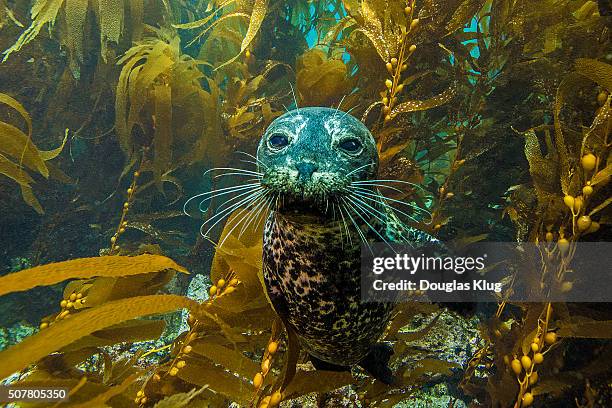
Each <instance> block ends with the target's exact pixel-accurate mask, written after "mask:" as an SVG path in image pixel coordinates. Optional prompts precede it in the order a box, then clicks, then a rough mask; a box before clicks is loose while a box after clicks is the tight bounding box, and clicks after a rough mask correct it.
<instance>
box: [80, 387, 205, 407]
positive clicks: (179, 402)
mask: <svg viewBox="0 0 612 408" xmlns="http://www.w3.org/2000/svg"><path fill="white" fill-rule="evenodd" d="M206 389H208V385H205V386H203V387H201V388H200V389H196V388H194V389H192V390H191V391H189V392H181V393H178V394H172V395H169V396H167V397H166V398H164V399H163V400H161V401H159V402H157V403H156V404H155V408H182V407H188V406H194V405H193V404H191V400H193V399H194V398H195V397H197V396H198V395H200V394H201V393H202V392H204V390H206ZM198 403H199V404H198V405H196V406H198V407H201V408H208V407H211V406H212V405H201V403H202V401H201V400H198ZM83 408H86V407H83Z"/></svg>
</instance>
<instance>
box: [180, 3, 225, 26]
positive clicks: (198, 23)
mask: <svg viewBox="0 0 612 408" xmlns="http://www.w3.org/2000/svg"><path fill="white" fill-rule="evenodd" d="M235 1H236V0H223V1H222V2H221V3H219V4H217V9H216V10H215V12H214V13H213V14H211V15H209V16H207V17H204V18H202V19H200V20H196V21H192V22H191V23H185V24H172V27H174V28H182V29H185V30H188V29H192V28H199V27H202V26H204V25H206V24H207V23H209V22H210V21H212V20H213V19H214V18H215V17H217V16H218V14H217V12H218V11H220V10H221V9H223V8H224V7H227V6H228V5H230V4H232V3H234V2H235ZM210 4H212V2H211V3H210Z"/></svg>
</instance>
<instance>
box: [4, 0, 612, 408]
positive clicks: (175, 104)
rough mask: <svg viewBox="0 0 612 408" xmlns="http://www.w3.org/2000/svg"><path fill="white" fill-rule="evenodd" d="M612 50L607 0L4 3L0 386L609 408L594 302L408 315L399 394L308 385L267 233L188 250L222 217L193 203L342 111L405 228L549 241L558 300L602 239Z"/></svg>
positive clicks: (349, 378) (85, 395)
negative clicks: (272, 137) (271, 283)
mask: <svg viewBox="0 0 612 408" xmlns="http://www.w3.org/2000/svg"><path fill="white" fill-rule="evenodd" d="M611 29H612V4H611V3H610V1H609V0H600V1H591V0H586V1H585V0H444V1H442V0H418V1H415V0H399V1H389V0H386V1H385V0H361V1H358V0H330V1H307V0H290V1H276V0H218V1H214V0H211V1H206V0H0V50H1V51H3V53H2V59H3V62H2V63H1V64H0V350H2V351H0V379H4V381H3V383H4V384H13V385H17V386H56V387H64V388H67V389H69V390H70V399H69V401H67V402H63V403H58V404H57V405H56V403H55V402H54V403H49V402H40V403H28V406H70V407H74V406H82V407H96V406H111V407H124V406H125V407H128V406H132V407H133V406H159V407H182V406H189V407H191V406H195V407H228V406H245V407H246V406H257V407H268V406H270V407H272V406H276V405H278V404H279V403H280V406H283V407H302V406H304V407H394V406H397V407H455V408H457V407H516V408H518V407H521V406H536V407H610V406H612V375H611V374H612V342H611V341H610V339H612V313H611V311H610V307H609V304H595V303H593V304H586V303H585V304H562V303H558V304H551V303H509V302H505V301H503V298H502V299H500V301H499V302H498V303H490V304H479V305H462V306H461V307H454V308H452V310H448V308H446V307H444V306H443V305H436V304H425V303H419V304H403V305H401V306H400V307H399V308H398V311H397V315H396V316H395V318H394V319H393V320H392V322H391V324H390V326H389V327H388V328H387V331H386V332H385V335H384V339H385V340H386V341H389V342H392V344H393V345H394V351H395V354H394V355H393V357H392V361H391V363H392V368H393V369H394V371H395V372H396V374H397V375H399V377H400V378H401V380H400V381H399V383H398V384H395V385H393V386H386V385H384V384H381V383H380V382H377V381H374V380H373V379H372V378H370V377H368V376H367V375H365V374H364V373H363V372H360V371H359V370H357V369H356V370H354V372H353V373H352V375H351V373H347V372H344V373H337V372H326V371H314V370H313V368H312V366H311V365H309V364H308V363H306V362H305V361H304V359H303V356H301V355H300V353H299V350H297V349H296V348H295V345H292V344H291V343H290V342H289V341H288V340H287V339H286V338H285V335H284V332H283V328H282V325H281V324H280V322H279V320H278V319H277V318H276V316H275V314H274V312H273V310H272V308H271V307H270V305H269V302H268V299H267V297H266V295H265V293H264V290H263V289H262V285H261V251H262V248H261V236H262V231H261V227H262V225H261V223H259V222H253V223H252V225H251V227H250V228H245V229H244V230H240V229H234V228H232V227H233V224H232V222H233V221H235V218H236V217H238V216H239V214H234V215H230V214H226V215H228V216H229V220H227V221H225V218H221V219H220V222H219V223H217V224H216V225H214V226H213V228H211V229H210V230H209V231H207V234H206V236H204V235H203V234H201V232H204V231H201V230H200V227H201V225H202V223H203V222H204V221H206V220H208V219H211V217H214V216H215V214H219V208H221V209H222V208H223V207H222V206H223V203H224V201H223V200H219V199H212V200H210V199H209V200H207V199H203V200H202V201H201V200H198V199H196V200H191V201H189V202H188V200H189V199H190V198H191V197H194V196H196V195H197V194H202V193H203V192H206V191H211V190H212V189H215V188H217V189H218V188H224V187H226V186H229V185H232V184H231V183H232V177H231V175H230V176H228V177H216V174H215V173H214V172H209V171H208V170H209V169H211V168H215V167H218V168H227V169H230V171H231V169H232V168H242V169H250V170H253V169H254V168H255V163H253V160H254V158H253V157H252V156H250V155H253V154H255V151H256V147H257V143H258V141H259V139H260V137H261V135H262V134H263V132H264V130H265V129H266V127H267V126H268V125H269V124H270V123H271V122H272V121H273V120H274V119H275V118H276V117H278V116H280V115H282V114H283V113H285V112H286V111H287V110H291V109H295V108H296V107H305V106H323V107H332V108H337V109H339V110H340V111H344V112H350V114H351V115H353V116H355V117H357V118H358V119H361V120H362V121H363V122H364V123H365V124H366V126H367V127H368V128H369V129H370V131H371V132H372V134H373V135H374V137H375V139H376V143H377V148H378V152H379V156H380V170H379V175H378V176H379V178H380V179H385V178H388V179H399V180H402V181H405V182H409V183H413V184H416V185H420V186H421V187H422V189H420V188H406V189H402V190H401V191H399V190H397V191H391V192H389V193H390V195H389V197H390V198H392V199H396V200H403V201H409V202H412V203H414V204H415V205H417V206H419V207H421V208H423V209H426V210H427V211H428V212H429V213H430V216H428V217H426V218H427V219H421V217H419V216H418V214H416V215H415V216H414V217H410V219H409V220H407V222H409V223H410V224H411V225H412V226H415V227H417V228H419V229H421V230H423V231H426V232H428V233H430V234H432V235H434V236H436V237H437V238H439V239H441V240H443V241H447V242H451V241H452V242H454V243H455V244H456V245H460V246H461V245H469V244H471V243H475V242H480V241H485V240H486V241H492V242H503V241H505V242H508V241H532V242H548V243H549V244H550V246H551V248H555V249H554V251H556V252H554V254H555V255H554V259H553V260H552V261H550V262H548V263H546V264H544V263H543V265H541V266H538V267H541V273H542V276H548V275H547V274H549V275H550V272H551V270H552V271H553V272H554V276H555V278H554V279H551V280H548V281H547V282H548V283H547V284H549V285H551V287H552V288H556V289H559V290H561V291H570V290H571V289H572V285H573V282H574V280H576V279H580V277H579V276H578V277H576V276H575V274H572V273H571V265H569V264H568V263H567V262H565V260H566V259H567V258H566V255H567V253H568V251H571V249H572V247H573V246H574V245H575V244H576V243H577V242H584V241H586V242H590V241H610V240H612V234H611V230H610V224H611V223H612V205H610V204H611V203H612V190H611V189H610V185H609V181H610V177H611V175H612V149H611V147H612V141H611V140H610V139H611V138H610V129H611V126H612V118H611V116H610V115H611V106H610V104H611V100H612V96H610V92H612V65H611V64H612V47H610V30H611ZM240 152H242V153H240ZM233 181H234V183H235V182H236V180H233ZM406 185H408V184H406ZM186 203H187V204H186ZM207 225H210V224H207ZM206 230H208V228H206ZM221 240H223V242H224V245H223V246H222V247H218V248H217V247H216V245H215V243H216V242H220V241H221ZM602 267H604V268H606V267H607V268H608V269H610V265H603V266H602ZM550 268H553V269H550ZM611 272H612V270H611ZM528 284H535V283H533V282H531V283H528ZM281 400H282V402H280V401H281ZM0 403H1V402H0ZM231 404H233V405H231ZM24 406H25V404H24Z"/></svg>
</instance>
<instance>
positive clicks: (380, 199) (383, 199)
mask: <svg viewBox="0 0 612 408" xmlns="http://www.w3.org/2000/svg"><path fill="white" fill-rule="evenodd" d="M354 194H355V195H357V196H358V197H361V198H362V199H363V200H368V201H373V202H375V203H379V204H385V202H386V200H389V198H387V197H385V196H383V195H379V194H372V195H370V196H366V195H364V194H363V192H359V191H355V192H354ZM376 198H378V200H377V199H376ZM402 203H403V204H406V205H407V204H408V203H405V202H403V201H402ZM387 205H388V206H389V207H390V208H392V209H393V211H394V212H397V213H400V214H402V215H403V216H405V217H407V218H408V219H410V220H411V221H413V222H416V223H419V222H424V223H425V224H430V223H431V222H432V221H431V220H432V217H431V214H430V213H429V212H427V215H428V217H429V220H428V221H423V220H418V219H416V218H415V217H414V216H413V215H411V214H408V213H406V212H404V211H402V210H400V209H399V208H396V207H393V206H391V205H389V204H388V203H387ZM418 208H419V209H420V210H421V211H427V210H423V209H421V208H420V207H418Z"/></svg>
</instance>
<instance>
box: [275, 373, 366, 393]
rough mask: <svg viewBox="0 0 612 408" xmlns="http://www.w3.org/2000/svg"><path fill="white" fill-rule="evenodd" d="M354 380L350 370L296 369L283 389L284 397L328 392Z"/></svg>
mask: <svg viewBox="0 0 612 408" xmlns="http://www.w3.org/2000/svg"><path fill="white" fill-rule="evenodd" d="M354 382H355V380H354V379H353V376H352V375H351V373H350V372H335V371H323V370H315V371H298V372H297V373H296V374H295V377H293V380H292V381H291V382H290V383H289V385H288V386H287V388H286V389H285V390H284V391H283V394H284V395H286V397H285V398H296V397H299V396H300V395H305V394H310V393H311V392H321V393H324V392H329V391H333V390H335V389H338V388H341V387H344V386H345V385H349V384H353V383H354Z"/></svg>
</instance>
